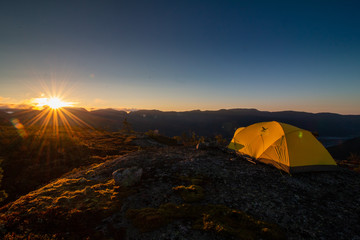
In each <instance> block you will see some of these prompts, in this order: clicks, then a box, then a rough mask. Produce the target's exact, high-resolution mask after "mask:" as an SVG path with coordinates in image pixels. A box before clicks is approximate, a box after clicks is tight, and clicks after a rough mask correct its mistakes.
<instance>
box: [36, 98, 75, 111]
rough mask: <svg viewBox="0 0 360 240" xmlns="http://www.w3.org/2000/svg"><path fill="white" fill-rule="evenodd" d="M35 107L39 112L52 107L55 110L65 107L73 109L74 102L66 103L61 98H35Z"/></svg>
mask: <svg viewBox="0 0 360 240" xmlns="http://www.w3.org/2000/svg"><path fill="white" fill-rule="evenodd" d="M33 106H34V108H35V109H37V110H41V109H44V108H45V107H46V106H48V107H50V108H51V109H53V110H58V109H60V108H63V107H72V106H73V103H72V102H66V101H64V100H62V99H61V98H59V97H49V98H47V97H42V98H34V99H33Z"/></svg>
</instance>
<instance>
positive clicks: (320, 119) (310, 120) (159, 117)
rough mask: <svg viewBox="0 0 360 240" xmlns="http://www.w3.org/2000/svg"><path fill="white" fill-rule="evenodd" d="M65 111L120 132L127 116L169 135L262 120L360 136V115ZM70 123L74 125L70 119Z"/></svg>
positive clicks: (209, 132)
mask: <svg viewBox="0 0 360 240" xmlns="http://www.w3.org/2000/svg"><path fill="white" fill-rule="evenodd" d="M66 110H67V111H69V112H71V113H72V114H74V115H75V116H77V117H78V118H80V119H82V120H83V121H84V122H86V123H88V124H90V125H91V126H93V127H96V128H104V129H106V130H111V131H118V130H121V129H122V127H123V126H122V124H123V121H124V119H127V121H128V122H129V123H130V124H131V126H132V128H133V129H134V130H135V131H142V132H146V131H148V130H155V129H157V130H159V132H160V133H161V134H164V135H167V136H175V135H177V136H178V135H181V134H182V133H188V134H190V132H195V133H196V134H197V135H201V136H213V135H216V134H222V135H223V136H224V137H227V138H230V137H231V136H232V134H233V133H234V130H235V129H236V128H238V127H241V126H247V125H250V124H253V123H256V122H263V121H279V122H285V123H288V124H292V125H295V126H298V127H300V128H304V129H307V130H310V131H313V132H317V133H319V135H320V136H321V137H357V136H360V115H341V114H336V113H308V112H297V111H279V112H269V111H259V110H257V109H242V108H235V109H220V110H216V111H214V110H206V111H201V110H192V111H183V112H175V111H159V110H137V111H132V112H125V111H119V110H115V109H98V110H93V111H88V110H86V109H84V108H66ZM8 111H9V109H7V110H6V109H0V123H1V122H6V119H8V120H9V119H10V118H18V119H19V120H20V121H21V122H26V121H28V120H29V119H31V118H33V117H34V116H36V115H37V114H39V113H40V111H37V110H23V109H12V110H11V111H12V112H13V113H12V114H8V113H6V112H8ZM1 119H2V120H1ZM70 123H71V124H75V123H74V122H73V121H71V120H70Z"/></svg>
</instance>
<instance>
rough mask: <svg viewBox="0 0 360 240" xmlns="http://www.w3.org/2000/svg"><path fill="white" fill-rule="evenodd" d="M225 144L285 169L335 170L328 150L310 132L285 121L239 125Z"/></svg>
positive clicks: (298, 170)
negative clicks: (228, 142)
mask: <svg viewBox="0 0 360 240" xmlns="http://www.w3.org/2000/svg"><path fill="white" fill-rule="evenodd" d="M228 148H230V149H233V150H235V151H236V152H238V153H240V154H243V155H248V156H250V157H252V158H255V159H256V160H257V161H260V162H263V163H266V164H271V165H273V166H275V167H277V168H279V169H281V170H283V171H285V172H287V173H295V172H312V171H331V170H337V166H336V163H335V161H334V159H333V158H332V157H331V155H330V153H329V152H328V151H327V150H326V149H325V147H324V146H323V145H322V144H321V143H320V142H319V141H318V140H317V139H316V138H315V137H314V136H313V134H312V133H311V132H309V131H307V130H304V129H301V128H298V127H295V126H292V125H289V124H285V123H279V122H275V121H273V122H260V123H255V124H253V125H250V126H248V127H242V128H238V129H237V130H236V131H235V134H234V137H233V139H232V140H231V142H230V144H229V146H228Z"/></svg>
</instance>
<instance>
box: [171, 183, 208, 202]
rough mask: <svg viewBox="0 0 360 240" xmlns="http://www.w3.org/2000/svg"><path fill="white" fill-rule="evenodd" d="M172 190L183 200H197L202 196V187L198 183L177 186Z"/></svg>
mask: <svg viewBox="0 0 360 240" xmlns="http://www.w3.org/2000/svg"><path fill="white" fill-rule="evenodd" d="M173 190H174V191H175V192H179V194H180V196H181V197H182V199H183V200H184V201H185V202H197V201H201V200H202V199H203V198H204V189H203V188H202V187H200V186H198V185H190V186H188V187H185V186H177V187H174V188H173Z"/></svg>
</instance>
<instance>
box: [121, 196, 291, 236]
mask: <svg viewBox="0 0 360 240" xmlns="http://www.w3.org/2000/svg"><path fill="white" fill-rule="evenodd" d="M126 216H127V218H129V219H130V220H131V222H132V223H133V224H134V226H136V227H137V228H138V229H139V230H140V231H142V232H148V231H152V230H155V229H158V228H160V227H163V226H165V225H166V224H169V223H171V222H173V221H176V220H182V221H192V227H193V229H197V230H203V231H213V232H217V233H219V234H222V235H225V236H234V237H237V238H239V239H285V235H284V233H283V232H282V230H281V229H280V228H279V227H278V226H276V225H274V224H270V223H266V222H263V221H259V220H256V219H254V218H252V217H251V216H249V215H247V214H245V213H244V212H241V211H238V210H234V209H230V208H228V207H226V206H223V205H190V204H181V205H175V204H173V203H167V204H163V205H161V206H160V207H159V208H142V209H129V210H128V211H127V213H126Z"/></svg>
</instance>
